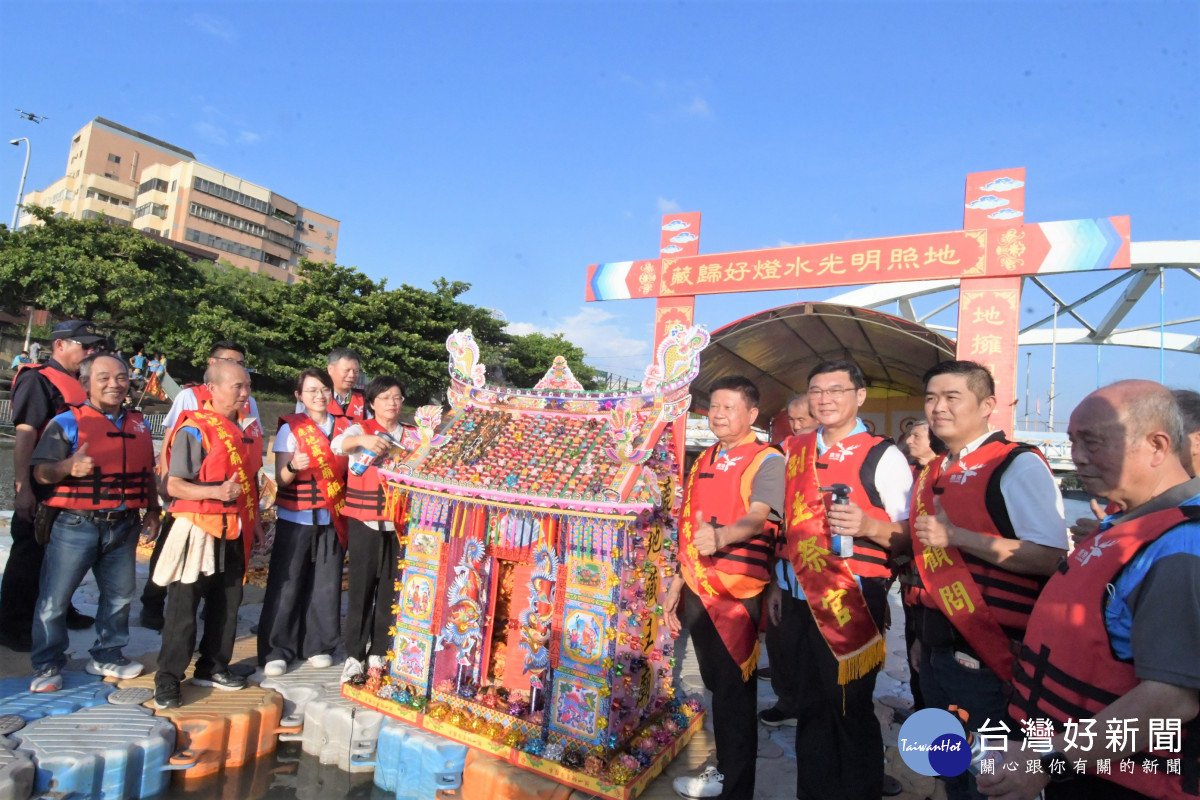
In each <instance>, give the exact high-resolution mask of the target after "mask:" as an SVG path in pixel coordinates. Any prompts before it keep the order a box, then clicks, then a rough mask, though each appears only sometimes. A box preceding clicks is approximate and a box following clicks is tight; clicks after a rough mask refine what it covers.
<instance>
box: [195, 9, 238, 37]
mask: <svg viewBox="0 0 1200 800" xmlns="http://www.w3.org/2000/svg"><path fill="white" fill-rule="evenodd" d="M188 24H189V25H191V26H192V27H193V28H195V29H196V30H198V31H200V32H202V33H207V34H208V35H209V36H215V37H217V38H218V39H221V40H223V41H226V42H232V41H233V40H234V39H236V38H237V31H235V30H234V29H233V27H232V26H231V25H230V24H229V23H228V22H226V21H225V20H223V19H218V18H217V17H210V16H208V15H207V14H193V15H192V16H191V18H190V19H188Z"/></svg>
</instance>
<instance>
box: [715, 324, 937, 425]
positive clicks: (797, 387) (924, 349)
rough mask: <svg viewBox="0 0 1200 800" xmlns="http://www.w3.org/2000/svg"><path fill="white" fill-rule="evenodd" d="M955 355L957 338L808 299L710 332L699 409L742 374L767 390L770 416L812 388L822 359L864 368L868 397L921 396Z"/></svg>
mask: <svg viewBox="0 0 1200 800" xmlns="http://www.w3.org/2000/svg"><path fill="white" fill-rule="evenodd" d="M948 358H954V342H953V341H951V340H950V339H947V338H946V337H945V336H943V335H941V334H940V333H937V332H936V331H932V330H929V329H928V328H926V327H924V326H923V325H919V324H917V323H915V322H910V321H908V320H905V319H901V318H900V317H893V316H891V315H890V314H882V313H880V312H878V311H870V310H867V309H865V308H856V307H854V306H844V305H838V304H835V303H817V302H805V303H794V304H792V305H787V306H780V307H779V308H773V309H770V310H769V311H761V312H759V313H757V314H753V315H751V316H749V317H745V318H744V319H740V320H738V321H737V322H731V323H730V324H728V325H725V326H724V327H722V328H719V329H717V330H716V331H714V332H713V333H712V340H711V341H710V343H709V345H708V347H707V348H705V350H704V353H703V354H702V355H701V356H700V374H699V375H698V376H697V377H696V379H695V380H694V381H693V382H692V397H693V398H694V399H693V408H694V409H695V410H698V411H704V410H706V409H707V408H708V387H709V385H711V384H712V383H713V381H716V380H717V379H719V378H723V377H725V376H727V375H744V376H745V377H747V378H749V379H750V380H752V381H754V383H755V384H756V385H757V386H758V390H759V393H760V394H761V402H760V405H759V419H771V418H772V417H774V416H775V414H776V413H778V412H779V411H780V410H781V409H782V408H783V407H784V405H785V404H786V403H787V401H788V400H789V399H791V397H792V395H794V394H796V393H797V392H801V391H804V389H806V388H807V386H808V373H809V370H811V369H812V368H813V367H814V366H816V364H817V363H818V362H820V361H826V360H831V359H849V360H851V361H854V362H855V363H856V364H858V366H859V367H860V368H861V369H862V371H863V374H864V375H865V376H866V379H867V387H868V389H869V390H870V396H873V397H883V396H886V395H888V394H902V395H916V394H920V393H922V392H923V391H924V387H923V385H922V384H921V378H922V376H924V374H925V371H926V370H928V369H929V368H930V367H932V366H933V365H934V364H936V363H938V362H939V361H944V360H946V359H948Z"/></svg>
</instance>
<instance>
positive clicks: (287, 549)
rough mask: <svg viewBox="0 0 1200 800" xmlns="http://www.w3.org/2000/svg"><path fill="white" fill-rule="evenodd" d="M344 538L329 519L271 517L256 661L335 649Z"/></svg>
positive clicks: (294, 657)
mask: <svg viewBox="0 0 1200 800" xmlns="http://www.w3.org/2000/svg"><path fill="white" fill-rule="evenodd" d="M343 559H344V553H343V551H342V543H341V542H339V541H338V538H337V531H335V530H334V528H333V526H332V525H300V524H297V523H295V522H288V521H287V520H286V519H280V520H277V521H276V522H275V544H274V545H273V546H272V548H271V563H270V566H269V567H268V572H267V593H266V597H265V598H264V600H263V609H262V618H261V619H260V620H259V622H258V663H259V665H265V664H266V663H267V662H268V661H276V660H278V661H297V660H300V659H304V658H310V657H312V656H315V655H319V654H321V653H327V654H329V655H332V654H333V651H334V650H336V649H337V646H338V641H339V640H340V639H341V617H342V561H343Z"/></svg>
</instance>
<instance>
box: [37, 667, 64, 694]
mask: <svg viewBox="0 0 1200 800" xmlns="http://www.w3.org/2000/svg"><path fill="white" fill-rule="evenodd" d="M61 688H62V670H60V669H59V668H58V667H42V668H41V669H39V670H38V671H37V672H35V673H33V679H32V680H30V681H29V691H31V692H57V691H58V690H59V689H61Z"/></svg>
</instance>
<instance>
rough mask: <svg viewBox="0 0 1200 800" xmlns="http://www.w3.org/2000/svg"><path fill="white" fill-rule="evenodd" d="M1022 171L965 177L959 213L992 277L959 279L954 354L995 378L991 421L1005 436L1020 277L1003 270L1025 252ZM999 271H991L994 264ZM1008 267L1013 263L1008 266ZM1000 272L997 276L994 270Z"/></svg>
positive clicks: (1010, 424)
mask: <svg viewBox="0 0 1200 800" xmlns="http://www.w3.org/2000/svg"><path fill="white" fill-rule="evenodd" d="M1024 220H1025V170H1024V168H1021V169H1006V170H995V171H992V172H973V173H971V174H970V175H968V176H967V191H966V199H965V207H964V211H963V228H964V229H965V230H972V229H973V230H979V229H983V230H984V231H985V233H986V237H987V240H986V242H985V243H984V245H985V246H984V250H985V252H986V254H987V259H988V270H987V271H988V272H989V273H991V274H992V275H993V276H995V277H986V278H963V279H962V280H961V281H960V282H959V298H958V341H957V342H956V347H955V351H956V356H957V357H958V358H959V359H962V360H966V361H978V362H979V363H981V364H983V365H984V366H986V367H987V368H988V370H989V371H991V373H992V377H993V378H995V381H996V410H995V411H994V412H993V413H992V418H991V424H992V428H993V429H995V430H1003V431H1004V432H1005V434H1006V435H1008V436H1009V437H1010V438H1011V437H1012V434H1013V428H1014V425H1015V422H1016V413H1017V409H1016V403H1017V392H1016V385H1017V336H1018V333H1019V331H1020V316H1021V278H1020V277H1019V276H1011V277H1010V276H1006V275H1004V274H1003V272H1002V270H1003V269H1012V268H1013V267H1015V266H1016V265H1018V264H1020V259H1021V255H1022V254H1023V253H1024V252H1025V245H1024V243H1023V241H1022V239H1023V237H1024V235H1025V234H1024V233H1023V231H1022V228H1021V223H1022V222H1024ZM994 264H998V265H1000V269H993V265H994ZM1010 265H1012V266H1010ZM997 272H999V273H1000V274H999V275H998V276H996V273H997Z"/></svg>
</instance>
